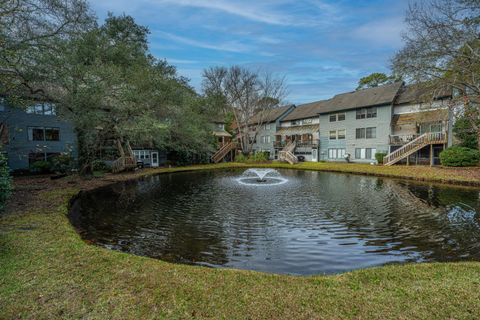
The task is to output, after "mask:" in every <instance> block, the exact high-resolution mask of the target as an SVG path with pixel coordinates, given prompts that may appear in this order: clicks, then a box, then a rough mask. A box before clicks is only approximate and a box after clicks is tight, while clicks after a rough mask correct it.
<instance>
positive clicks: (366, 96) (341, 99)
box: [319, 82, 403, 113]
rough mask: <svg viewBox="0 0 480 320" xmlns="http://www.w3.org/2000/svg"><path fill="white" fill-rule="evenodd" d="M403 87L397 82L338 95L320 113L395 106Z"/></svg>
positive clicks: (326, 103) (326, 102)
mask: <svg viewBox="0 0 480 320" xmlns="http://www.w3.org/2000/svg"><path fill="white" fill-rule="evenodd" d="M402 85H403V83H402V82H395V83H391V84H386V85H383V86H379V87H375V88H368V89H362V90H358V91H353V92H347V93H341V94H337V95H336V96H334V97H333V98H332V99H330V100H326V101H325V104H324V105H323V106H322V108H321V109H320V111H319V113H330V112H336V111H342V110H349V109H355V108H361V107H370V106H379V105H385V104H393V102H394V100H395V98H396V96H397V94H398V91H399V89H400V87H401V86H402Z"/></svg>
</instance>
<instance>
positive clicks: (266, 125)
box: [263, 123, 271, 130]
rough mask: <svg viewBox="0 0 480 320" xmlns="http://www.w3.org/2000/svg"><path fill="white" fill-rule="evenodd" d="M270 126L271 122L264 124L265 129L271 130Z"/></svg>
mask: <svg viewBox="0 0 480 320" xmlns="http://www.w3.org/2000/svg"><path fill="white" fill-rule="evenodd" d="M270 128H271V126H270V123H267V124H264V125H263V129H264V130H270Z"/></svg>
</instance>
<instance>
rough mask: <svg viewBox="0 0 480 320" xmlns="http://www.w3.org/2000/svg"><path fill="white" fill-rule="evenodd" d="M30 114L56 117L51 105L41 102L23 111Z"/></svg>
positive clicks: (53, 107) (53, 106)
mask: <svg viewBox="0 0 480 320" xmlns="http://www.w3.org/2000/svg"><path fill="white" fill-rule="evenodd" d="M25 111H26V112H27V113H30V114H40V115H46V116H52V115H56V108H55V105H54V104H53V103H48V102H43V103H36V104H34V105H31V106H28V107H27V109H26V110H25Z"/></svg>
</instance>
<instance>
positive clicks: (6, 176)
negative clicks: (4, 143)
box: [0, 153, 12, 211]
mask: <svg viewBox="0 0 480 320" xmlns="http://www.w3.org/2000/svg"><path fill="white" fill-rule="evenodd" d="M11 192H12V179H11V177H10V173H9V169H8V163H7V159H6V157H5V155H4V154H3V153H0V211H2V210H3V208H4V207H5V202H6V201H7V199H8V197H9V196H10V194H11Z"/></svg>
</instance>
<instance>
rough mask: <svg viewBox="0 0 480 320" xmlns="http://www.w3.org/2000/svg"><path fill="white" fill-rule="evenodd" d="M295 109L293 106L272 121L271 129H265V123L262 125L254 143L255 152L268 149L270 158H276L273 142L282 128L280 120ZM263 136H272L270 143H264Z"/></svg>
mask: <svg viewBox="0 0 480 320" xmlns="http://www.w3.org/2000/svg"><path fill="white" fill-rule="evenodd" d="M294 109H295V107H293V106H291V107H290V108H289V109H288V110H287V111H285V113H284V114H282V115H281V116H280V117H278V118H277V120H276V121H275V122H270V129H269V130H265V129H264V128H265V127H264V125H262V127H261V128H260V129H259V131H258V134H257V138H256V140H257V141H256V143H254V144H253V147H252V150H253V152H259V151H268V152H270V159H274V158H275V148H274V145H273V144H274V142H275V134H276V133H277V130H278V128H280V121H282V120H283V119H284V118H285V117H286V116H287V115H288V114H289V113H290V112H292V111H293V110H294ZM262 136H270V143H263V142H262Z"/></svg>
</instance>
